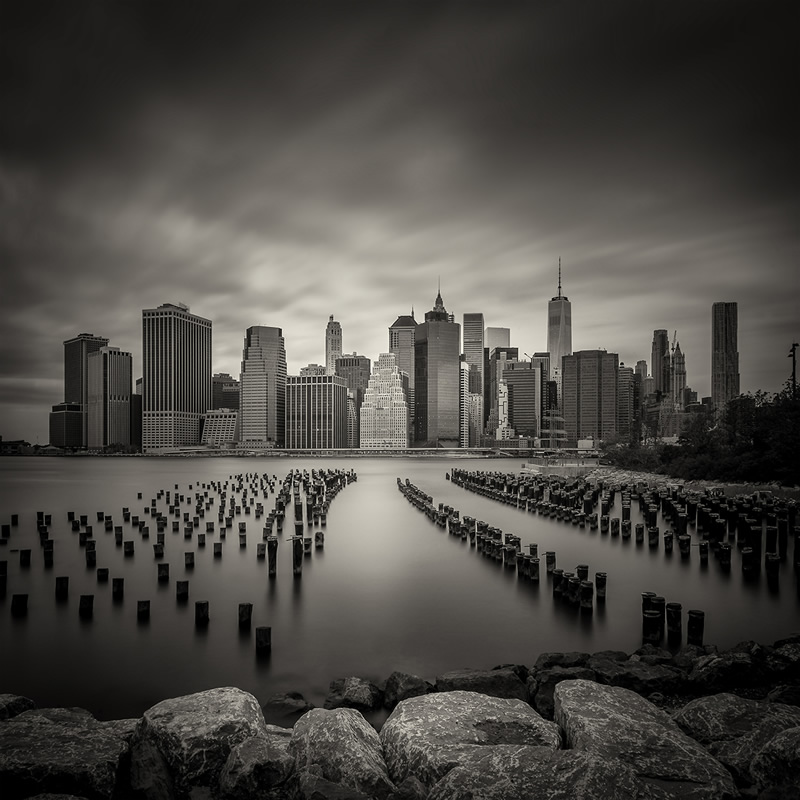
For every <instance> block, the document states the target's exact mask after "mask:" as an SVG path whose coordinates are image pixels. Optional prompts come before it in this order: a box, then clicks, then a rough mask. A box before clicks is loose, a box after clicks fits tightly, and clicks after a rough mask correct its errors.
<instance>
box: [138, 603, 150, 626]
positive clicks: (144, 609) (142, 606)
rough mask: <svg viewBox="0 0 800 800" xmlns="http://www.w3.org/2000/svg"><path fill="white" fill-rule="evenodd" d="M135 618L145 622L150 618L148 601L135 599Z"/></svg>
mask: <svg viewBox="0 0 800 800" xmlns="http://www.w3.org/2000/svg"><path fill="white" fill-rule="evenodd" d="M136 619H137V620H139V622H147V620H149V619H150V601H149V600H137V601H136Z"/></svg>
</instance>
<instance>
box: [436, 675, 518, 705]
mask: <svg viewBox="0 0 800 800" xmlns="http://www.w3.org/2000/svg"><path fill="white" fill-rule="evenodd" d="M436 691H437V692H454V691H465V692H478V693H479V694H487V695H490V696H491V697H505V698H510V699H517V700H525V701H527V699H528V688H527V686H526V685H525V684H524V683H523V682H522V681H521V680H520V678H519V675H517V673H516V672H515V671H514V670H513V669H510V668H506V669H488V670H480V669H459V670H454V671H452V672H445V673H444V674H443V675H439V676H438V677H437V678H436Z"/></svg>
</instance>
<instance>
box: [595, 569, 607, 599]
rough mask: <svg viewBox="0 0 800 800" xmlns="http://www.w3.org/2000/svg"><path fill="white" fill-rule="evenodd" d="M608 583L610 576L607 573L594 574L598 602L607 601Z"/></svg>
mask: <svg viewBox="0 0 800 800" xmlns="http://www.w3.org/2000/svg"><path fill="white" fill-rule="evenodd" d="M607 582H608V574H607V573H605V572H595V574H594V585H595V588H596V590H597V592H596V593H597V602H598V603H600V602H603V603H605V601H606V584H607Z"/></svg>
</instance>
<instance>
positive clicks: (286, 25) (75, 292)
mask: <svg viewBox="0 0 800 800" xmlns="http://www.w3.org/2000/svg"><path fill="white" fill-rule="evenodd" d="M11 5H14V4H11ZM34 11H35V10H34V9H29V10H26V9H25V8H24V7H23V5H22V4H18V5H14V7H13V8H12V7H11V6H6V7H5V8H4V10H3V12H2V14H3V17H2V22H3V24H2V25H0V37H1V38H2V40H3V44H4V47H5V45H8V47H5V49H6V50H7V52H8V53H9V54H10V55H9V59H10V63H11V64H12V65H17V66H18V67H19V68H18V69H16V70H10V71H9V73H8V74H9V75H16V76H27V77H25V78H24V79H22V78H16V79H15V78H13V77H12V78H6V79H5V80H4V83H3V84H2V87H0V89H2V94H3V98H4V106H5V107H6V108H7V109H9V110H10V113H8V114H6V115H4V118H3V120H2V122H0V211H2V215H1V218H2V219H3V224H2V226H0V256H2V261H3V270H2V287H1V289H0V296H2V300H3V307H4V313H3V314H2V315H0V326H2V327H0V331H2V335H0V347H1V348H2V350H0V370H1V374H0V414H1V415H2V420H3V423H2V426H0V435H2V436H3V438H5V439H16V438H23V439H27V440H29V441H31V442H36V441H39V442H41V443H45V442H46V441H47V440H48V430H47V413H48V412H49V410H50V407H51V406H53V405H55V404H57V403H60V402H62V401H63V400H64V399H65V398H64V397H63V382H64V375H63V342H64V341H65V340H67V339H70V338H73V337H75V336H77V335H78V334H79V333H81V332H91V333H93V334H94V335H95V336H99V337H105V338H107V339H108V340H109V344H110V345H111V346H113V347H119V348H120V349H121V350H124V351H128V352H131V353H132V355H133V363H134V367H133V368H134V378H138V377H139V376H141V374H142V366H143V362H142V340H141V312H142V310H143V309H148V308H156V307H157V306H159V305H160V304H162V303H179V302H183V303H186V304H187V305H188V306H189V307H190V308H191V310H192V312H193V313H195V314H198V315H200V316H202V317H204V318H207V319H210V320H212V321H213V325H214V336H213V353H212V370H213V372H227V373H230V374H231V375H233V376H234V377H236V376H238V374H239V364H240V360H241V342H242V337H243V336H244V333H245V330H246V329H247V328H248V327H251V326H273V327H280V328H282V329H283V331H284V336H285V340H286V355H287V365H288V372H289V374H292V375H297V374H298V372H299V369H300V367H302V366H304V365H305V364H308V363H321V364H322V363H325V360H324V359H325V353H324V348H323V344H324V328H325V324H326V321H327V320H328V319H329V317H330V315H333V316H334V318H335V319H336V320H337V321H338V322H340V323H341V325H342V339H343V348H344V351H345V352H347V353H353V352H356V353H359V354H363V355H365V356H367V357H369V358H371V359H373V360H375V359H377V358H378V356H379V355H380V354H381V353H384V352H387V351H388V348H387V345H386V335H387V334H386V331H387V328H388V327H389V326H390V325H391V324H392V322H393V321H394V320H395V319H397V317H398V316H402V315H407V314H409V313H410V312H411V309H412V308H414V310H415V316H416V318H417V320H418V321H420V322H421V321H422V319H423V316H424V313H425V311H427V310H428V309H429V308H430V307H431V305H432V301H433V298H434V297H435V295H436V291H437V288H438V285H439V281H441V291H442V296H443V298H444V301H445V305H446V307H447V309H448V311H449V312H450V313H452V314H454V316H455V319H456V321H458V322H460V321H461V320H462V318H463V314H465V313H482V314H483V316H484V321H485V325H486V326H487V327H508V328H510V329H511V345H512V346H514V347H517V348H518V349H519V352H520V356H521V357H522V353H529V354H531V355H532V354H533V353H534V352H537V351H539V352H541V351H545V350H546V349H547V344H546V343H547V304H548V301H549V300H550V298H552V297H553V296H554V295H555V294H556V289H557V283H558V275H557V270H558V260H559V258H561V261H562V267H563V275H562V285H563V293H564V294H565V295H566V296H568V297H569V300H570V303H571V304H572V349H573V351H578V350H593V349H597V348H605V349H606V350H608V351H609V352H615V353H618V354H619V358H620V361H622V362H624V363H625V364H626V365H628V366H634V365H635V364H636V362H637V361H638V360H640V359H645V360H647V361H648V366H651V365H650V347H651V341H652V336H653V331H654V330H656V329H665V330H667V332H668V337H669V339H670V341H671V340H672V337H673V332H674V331H675V330H677V340H678V342H680V345H681V350H682V352H683V353H684V355H685V357H686V373H687V374H686V378H687V384H688V385H689V386H691V387H692V389H694V390H695V391H697V392H698V395H699V396H709V395H710V394H711V307H712V304H713V303H715V302H736V303H737V304H738V351H739V373H740V375H741V391H743V392H747V391H755V390H756V389H764V390H766V391H772V392H774V391H778V390H780V389H781V388H782V386H783V384H784V382H785V380H786V379H787V378H788V377H789V375H790V371H791V361H790V360H789V359H788V358H787V357H786V356H787V354H788V352H789V347H790V345H791V343H792V341H797V340H798V337H799V336H800V325H799V324H798V314H797V308H798V306H800V291H798V288H797V286H798V282H797V279H796V276H795V272H796V262H797V253H798V249H799V248H798V233H797V225H796V220H797V218H798V210H799V207H800V203H799V202H798V193H797V189H796V187H795V186H794V185H793V181H792V180H791V175H790V170H788V169H787V168H786V165H787V164H790V163H792V158H793V153H792V146H793V141H794V139H795V138H796V136H795V133H794V129H793V128H792V125H791V124H790V122H789V119H788V116H787V113H788V112H787V111H786V102H785V97H786V96H787V95H786V94H785V86H786V82H787V80H788V77H787V76H789V75H791V74H792V72H791V68H790V67H791V65H790V64H789V63H788V60H789V58H791V57H793V56H790V55H789V54H790V53H793V52H794V49H793V44H792V41H791V39H792V37H791V33H790V32H791V30H792V25H791V24H790V21H789V20H786V19H781V18H780V14H781V13H782V12H781V11H779V10H778V9H772V10H771V11H770V13H769V14H767V13H765V12H764V11H763V9H757V8H754V7H752V6H749V5H747V4H741V5H740V4H737V3H732V4H731V3H728V4H725V5H715V4H711V5H709V6H704V7H695V6H694V5H691V4H682V3H675V4H670V5H669V6H664V7H662V8H660V9H659V13H658V15H657V17H658V19H657V22H656V21H655V17H656V15H655V14H651V13H650V10H648V9H646V8H643V7H641V6H638V5H636V4H630V3H621V4H609V5H607V6H606V5H605V4H604V8H603V9H600V8H583V7H582V8H581V9H580V14H578V13H577V12H570V10H569V9H568V8H567V7H566V6H564V7H559V8H555V9H547V10H539V9H535V8H532V7H525V6H519V7H517V6H502V7H500V8H499V10H498V8H497V7H495V8H489V7H486V8H479V7H474V8H473V7H466V6H464V7H462V6H455V7H454V6H452V5H443V4H431V5H430V6H428V7H426V8H425V9H416V8H415V9H408V8H399V7H398V8H396V9H389V8H386V7H381V8H371V7H369V6H367V5H360V4H354V5H348V6H347V7H346V8H342V9H336V11H335V12H334V11H332V10H327V11H326V10H325V9H324V8H322V7H320V8H319V9H318V10H317V11H316V12H315V13H313V14H305V15H304V14H302V13H297V12H292V11H290V10H284V11H282V12H281V13H278V12H275V11H272V10H270V9H260V8H258V7H256V6H252V7H251V6H247V7H244V6H243V7H238V8H236V9H232V10H220V9H217V8H216V7H212V6H210V5H209V6H205V5H203V4H202V3H201V4H199V5H198V7H197V13H196V16H195V18H194V19H193V20H192V24H191V26H189V28H188V30H187V29H186V28H185V27H184V26H183V25H182V24H179V23H180V22H181V20H180V17H179V16H178V14H177V11H176V10H171V9H168V8H165V9H163V10H162V12H161V13H160V15H159V16H158V17H156V16H149V15H148V14H146V12H144V11H139V10H131V9H127V10H123V9H121V8H117V7H115V6H114V7H111V6H109V7H103V8H100V7H96V6H89V5H86V6H85V7H81V11H79V12H75V11H74V10H73V9H63V8H62V9H58V8H57V7H54V8H53V9H50V10H48V12H47V13H45V14H42V13H40V12H39V11H37V12H36V13H34ZM139 14H141V15H142V17H141V18H139V16H138V15H139ZM66 23H69V24H66ZM65 31H66V32H65ZM179 31H180V33H179ZM43 54H44V56H43ZM110 75H113V76H114V82H113V91H110V90H109V89H110V84H108V83H107V82H108V81H109V80H110V78H109V77H108V76H110ZM651 374H652V371H651Z"/></svg>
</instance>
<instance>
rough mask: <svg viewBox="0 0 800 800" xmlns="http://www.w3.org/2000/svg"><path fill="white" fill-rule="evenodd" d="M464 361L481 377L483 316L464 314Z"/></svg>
mask: <svg viewBox="0 0 800 800" xmlns="http://www.w3.org/2000/svg"><path fill="white" fill-rule="evenodd" d="M462 333H463V336H464V361H466V362H467V364H469V365H474V366H475V367H476V368H477V370H478V372H479V373H480V375H481V380H482V376H483V314H464V328H463V331H462Z"/></svg>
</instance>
